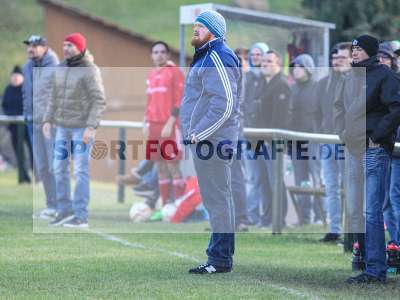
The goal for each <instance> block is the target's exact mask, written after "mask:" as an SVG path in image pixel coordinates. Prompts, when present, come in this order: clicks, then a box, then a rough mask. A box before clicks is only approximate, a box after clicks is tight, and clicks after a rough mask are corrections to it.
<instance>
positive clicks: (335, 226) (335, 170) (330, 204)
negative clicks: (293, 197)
mask: <svg viewBox="0 0 400 300" xmlns="http://www.w3.org/2000/svg"><path fill="white" fill-rule="evenodd" d="M331 65H332V67H331V68H330V69H329V71H328V72H329V73H328V75H327V76H326V77H324V78H322V79H321V80H320V81H319V83H318V95H319V97H318V104H317V125H318V128H320V130H319V132H320V133H324V134H334V133H335V128H334V125H333V103H334V100H335V97H336V96H337V94H338V90H339V87H340V85H341V84H343V80H345V77H346V75H347V74H348V72H349V71H350V70H351V43H340V44H337V45H335V46H334V47H333V49H332V51H331ZM338 146H339V145H335V144H323V145H321V148H320V149H321V150H320V154H321V165H322V172H323V178H324V184H325V193H326V209H327V212H328V216H329V219H330V224H329V232H328V233H327V234H326V235H325V236H324V237H323V238H322V239H321V240H320V241H321V242H336V241H338V240H339V239H340V232H341V223H342V199H341V195H342V193H341V190H342V187H343V178H344V154H342V157H340V155H338V154H339V153H340V152H339V151H340V150H344V148H339V147H338Z"/></svg>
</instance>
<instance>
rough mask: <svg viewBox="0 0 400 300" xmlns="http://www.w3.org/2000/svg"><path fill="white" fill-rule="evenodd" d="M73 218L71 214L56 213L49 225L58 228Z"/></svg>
mask: <svg viewBox="0 0 400 300" xmlns="http://www.w3.org/2000/svg"><path fill="white" fill-rule="evenodd" d="M73 217H74V214H73V212H65V213H61V214H60V213H58V214H57V216H56V218H55V219H54V220H53V221H51V222H50V223H49V224H50V225H52V226H60V225H62V224H64V223H65V222H67V221H69V220H71V219H72V218H73Z"/></svg>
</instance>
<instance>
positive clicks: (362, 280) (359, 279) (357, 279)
mask: <svg viewBox="0 0 400 300" xmlns="http://www.w3.org/2000/svg"><path fill="white" fill-rule="evenodd" d="M346 282H347V283H348V284H371V283H381V284H385V283H386V278H377V277H374V276H371V275H368V274H365V273H361V274H359V275H357V276H352V277H349V278H348V279H347V280H346Z"/></svg>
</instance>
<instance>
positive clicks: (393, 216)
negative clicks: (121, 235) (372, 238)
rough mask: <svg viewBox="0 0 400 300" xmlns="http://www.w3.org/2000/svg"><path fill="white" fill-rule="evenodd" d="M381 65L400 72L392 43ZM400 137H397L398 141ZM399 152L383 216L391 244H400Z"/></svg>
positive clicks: (380, 53) (382, 54) (381, 52)
mask: <svg viewBox="0 0 400 300" xmlns="http://www.w3.org/2000/svg"><path fill="white" fill-rule="evenodd" d="M378 59H379V63H380V64H383V65H386V66H388V67H389V68H390V69H392V70H393V71H394V72H397V71H398V66H397V57H396V54H395V53H394V51H393V48H392V45H391V43H390V42H385V43H381V44H380V45H379V51H378ZM399 139H400V136H397V141H398V140H399ZM399 154H400V153H399V151H398V150H397V151H394V152H393V156H392V161H391V163H390V167H389V175H388V177H387V182H386V196H385V203H384V205H383V215H384V220H385V224H386V227H387V230H388V232H389V236H390V241H389V242H388V245H390V244H393V243H394V244H396V245H399V243H400V180H399V178H400V159H399V156H400V155H399Z"/></svg>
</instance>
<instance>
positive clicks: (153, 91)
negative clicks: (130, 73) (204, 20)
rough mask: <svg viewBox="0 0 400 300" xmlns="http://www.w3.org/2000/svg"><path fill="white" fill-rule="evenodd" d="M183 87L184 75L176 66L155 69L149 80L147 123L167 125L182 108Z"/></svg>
mask: <svg viewBox="0 0 400 300" xmlns="http://www.w3.org/2000/svg"><path fill="white" fill-rule="evenodd" d="M183 86H184V75H183V73H182V71H181V70H180V69H179V68H178V67H176V66H175V65H171V64H169V65H167V66H165V67H162V68H157V69H153V70H152V71H151V72H150V73H149V76H148V78H147V91H146V94H147V107H146V121H147V122H154V123H166V122H167V120H168V119H169V117H170V116H171V115H172V114H176V112H178V111H179V108H180V106H181V100H182V95H183ZM176 117H178V116H177V115H176Z"/></svg>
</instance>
